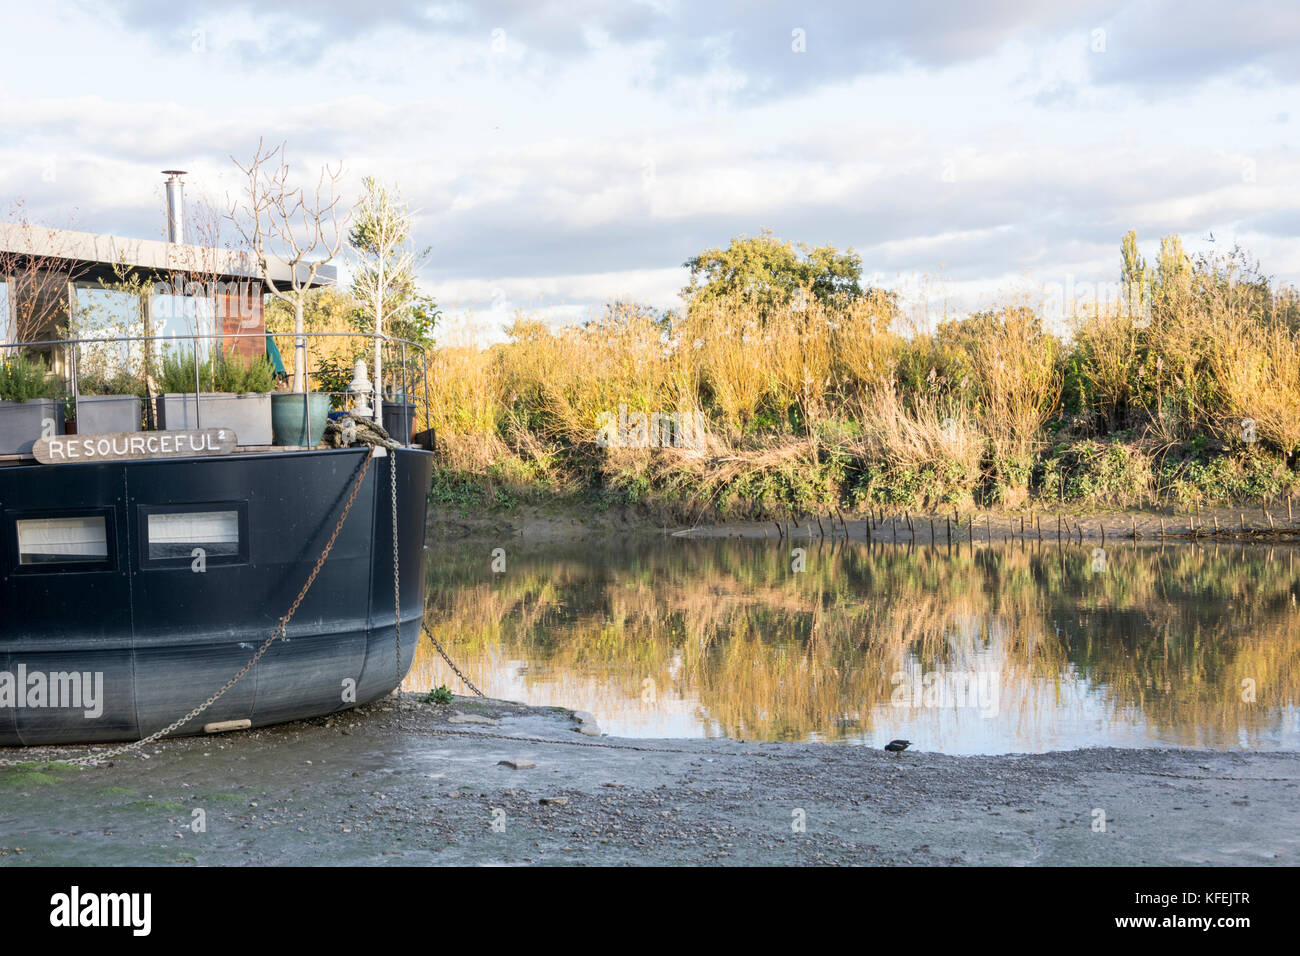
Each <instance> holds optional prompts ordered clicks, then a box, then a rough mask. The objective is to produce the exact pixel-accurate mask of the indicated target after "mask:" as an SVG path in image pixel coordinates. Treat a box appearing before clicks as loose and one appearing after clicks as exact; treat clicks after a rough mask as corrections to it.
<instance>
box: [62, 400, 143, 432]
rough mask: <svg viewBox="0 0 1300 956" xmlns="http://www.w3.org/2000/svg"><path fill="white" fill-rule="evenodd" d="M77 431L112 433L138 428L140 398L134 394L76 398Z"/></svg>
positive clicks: (137, 429) (136, 430)
mask: <svg viewBox="0 0 1300 956" xmlns="http://www.w3.org/2000/svg"><path fill="white" fill-rule="evenodd" d="M75 427H76V429H77V433H78V434H81V435H112V434H115V433H117V432H138V431H139V430H140V399H139V398H138V397H137V396H135V395H83V396H82V397H81V398H79V399H77V422H76V426H75Z"/></svg>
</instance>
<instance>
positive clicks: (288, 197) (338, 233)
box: [230, 140, 347, 392]
mask: <svg viewBox="0 0 1300 956" xmlns="http://www.w3.org/2000/svg"><path fill="white" fill-rule="evenodd" d="M231 160H232V161H233V162H234V164H235V166H236V167H237V168H238V169H239V171H240V172H241V173H243V174H244V176H245V178H246V179H247V182H246V184H245V186H244V195H243V197H242V201H240V200H236V201H234V202H232V203H231V206H230V219H231V221H232V222H233V223H234V224H235V227H236V228H237V229H238V230H239V233H240V236H241V237H242V238H243V240H244V243H245V244H246V245H247V246H248V248H249V250H250V251H251V253H252V255H253V258H254V260H255V263H256V266H257V269H258V273H259V275H260V276H261V279H262V283H263V285H264V286H265V287H266V289H267V290H268V291H269V292H270V293H271V295H273V296H274V297H275V298H277V299H280V300H281V301H283V302H285V303H287V304H288V305H289V306H290V308H292V309H293V313H294V322H293V332H294V344H293V349H294V360H293V390H294V391H295V392H305V391H306V390H307V388H306V383H307V380H306V374H305V373H306V368H307V354H306V353H307V341H306V339H305V338H304V337H303V305H304V303H305V302H306V299H307V295H308V293H309V292H310V291H311V288H312V286H313V285H315V284H316V280H317V278H318V277H319V275H320V273H321V268H322V267H323V266H325V265H327V264H328V263H329V262H331V261H332V260H333V259H334V258H335V257H336V256H337V255H338V254H339V250H340V249H341V248H342V246H343V227H344V226H345V225H346V219H347V216H346V214H344V216H343V220H344V221H343V222H340V217H339V209H338V206H339V203H340V202H341V201H342V200H341V197H340V196H339V194H338V184H339V179H340V177H341V176H342V173H343V166H342V164H341V163H340V164H339V165H338V166H336V167H334V168H332V169H331V168H330V167H329V166H328V165H325V166H322V167H321V171H320V176H319V177H318V178H317V180H316V190H315V193H314V194H313V196H312V197H311V198H310V199H309V198H308V197H307V194H306V192H305V191H304V190H303V188H302V187H301V186H298V187H296V188H290V186H289V165H288V163H287V162H286V161H285V144H284V143H281V144H280V145H279V146H277V147H276V148H275V149H273V150H271V151H269V152H266V151H265V150H264V147H263V145H262V141H261V140H258V142H257V152H256V153H254V154H253V158H252V160H251V161H250V162H249V163H248V165H247V166H244V165H241V164H240V162H239V161H238V160H236V159H234V157H231ZM272 258H276V259H280V260H283V261H284V263H285V264H286V265H287V266H288V267H289V280H288V281H287V283H280V282H276V281H275V280H274V279H273V278H272V277H271V272H270V267H269V262H270V260H271V259H272Z"/></svg>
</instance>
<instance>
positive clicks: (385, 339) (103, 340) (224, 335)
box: [0, 331, 433, 445]
mask: <svg viewBox="0 0 1300 956" xmlns="http://www.w3.org/2000/svg"><path fill="white" fill-rule="evenodd" d="M267 336H271V337H274V338H293V339H295V340H297V339H300V338H301V339H312V338H360V339H368V340H370V341H372V342H378V343H381V345H382V344H392V345H400V346H401V349H402V361H401V366H400V368H401V394H402V404H403V406H406V405H414V404H415V402H414V401H413V400H412V394H411V387H410V385H411V384H413V383H408V379H407V375H408V373H409V371H410V366H409V362H408V357H407V349H408V347H409V348H410V349H413V350H415V351H417V352H418V353H419V356H420V378H421V381H422V385H423V389H422V390H423V392H424V403H423V405H424V421H425V425H426V427H431V426H430V422H432V420H433V418H432V411H433V407H432V403H431V401H430V398H429V353H428V348H427V347H425V346H424V345H421V344H420V343H418V342H412V341H411V340H409V339H404V338H401V337H400V336H394V335H384V334H380V333H375V332H302V333H297V332H270V331H260V332H212V333H201V332H186V333H176V334H168V335H118V336H88V337H78V338H71V339H41V340H37V341H32V342H0V349H32V348H41V347H44V346H51V347H54V346H64V347H66V346H74V348H72V349H71V353H70V354H71V359H70V362H69V375H68V376H67V380H68V384H69V386H70V388H69V392H70V395H71V398H72V402H73V409H74V411H75V410H76V408H77V404H78V402H79V400H80V398H81V391H80V387H79V383H78V381H77V378H78V377H77V352H78V348H77V347H79V346H82V345H96V344H98V345H108V344H130V343H148V342H161V343H173V344H175V343H178V342H191V343H194V345H195V347H194V348H193V349H192V352H193V356H194V394H195V410H194V415H195V425H196V427H202V422H201V420H200V417H199V415H200V412H199V405H198V396H199V394H200V391H199V388H200V385H201V383H200V381H199V364H198V351H199V350H198V348H197V344H198V343H199V342H200V341H215V340H221V341H225V340H227V339H265V338H266V337H267ZM303 345H304V347H303V355H304V358H303V363H304V366H305V367H304V369H303V381H304V384H305V385H306V386H307V390H306V391H305V392H296V393H291V394H299V395H304V396H305V395H307V394H313V393H312V392H311V389H310V378H311V374H312V373H311V358H310V349H309V348H308V347H307V345H308V343H306V342H304V343H303ZM295 348H296V345H295ZM368 364H369V363H368V362H367V365H368ZM391 367H392V366H389V368H390V369H391ZM374 384H375V386H376V389H377V390H378V392H379V394H380V396H381V401H380V402H379V407H378V408H376V409H375V414H376V416H378V419H379V421H380V422H381V423H382V420H383V401H382V395H383V383H382V382H379V381H376V382H375V383H374ZM145 385H146V388H147V387H148V382H147V380H146V382H145ZM314 394H324V395H330V396H335V395H338V396H346V395H348V394H350V393H348V392H346V391H344V392H319V393H314ZM303 411H304V414H305V416H306V429H307V434H311V403H310V402H308V401H307V400H306V398H305V397H304V399H303ZM403 425H404V426H405V425H406V421H405V410H403ZM401 437H402V444H403V445H405V444H409V442H410V435H409V433H408V434H407V435H404V436H401Z"/></svg>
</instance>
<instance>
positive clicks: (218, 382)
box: [158, 350, 275, 445]
mask: <svg viewBox="0 0 1300 956" xmlns="http://www.w3.org/2000/svg"><path fill="white" fill-rule="evenodd" d="M195 368H196V361H195V357H194V353H193V352H192V351H182V350H176V351H173V352H170V353H169V354H167V355H164V356H163V367H162V383H161V384H162V389H163V395H162V396H161V397H160V398H159V400H158V424H159V426H160V427H162V428H164V429H170V430H173V431H175V430H179V429H185V428H199V427H203V428H229V429H230V430H231V431H233V432H234V433H235V435H236V437H237V439H238V441H239V444H241V445H269V444H271V396H270V392H271V390H272V389H273V388H274V387H275V371H274V369H273V368H272V367H271V363H270V362H268V361H267V360H266V359H265V358H256V359H251V360H250V359H245V358H244V357H242V356H241V355H239V353H237V352H233V353H229V354H227V353H225V352H224V351H218V353H217V356H216V358H215V359H205V358H200V359H198V360H197V369H198V373H197V379H198V385H199V387H200V388H202V387H204V386H208V387H210V388H211V389H212V390H211V391H205V392H200V393H199V394H197V395H196V394H195V393H194V387H195Z"/></svg>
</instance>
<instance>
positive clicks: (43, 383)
mask: <svg viewBox="0 0 1300 956" xmlns="http://www.w3.org/2000/svg"><path fill="white" fill-rule="evenodd" d="M11 351H13V350H11ZM62 394H63V389H62V387H61V386H60V384H59V382H58V381H56V380H55V379H54V378H53V377H51V375H50V369H49V366H48V365H46V364H45V360H44V359H43V358H40V357H39V356H37V357H35V358H31V357H28V356H27V355H25V354H23V353H22V352H17V351H15V352H14V354H12V355H10V356H9V358H7V359H6V360H5V361H4V363H3V364H0V401H6V402H25V401H28V400H30V399H33V398H58V397H60V396H61V395H62Z"/></svg>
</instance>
